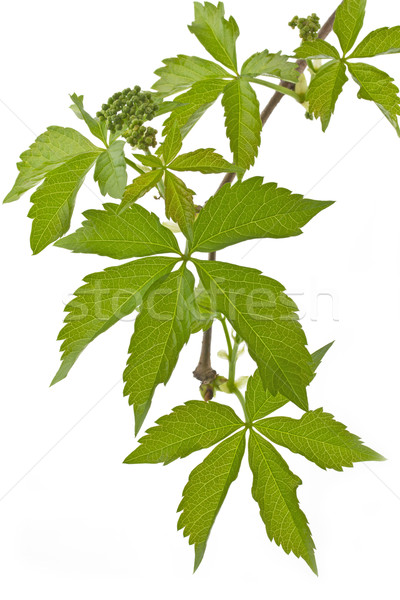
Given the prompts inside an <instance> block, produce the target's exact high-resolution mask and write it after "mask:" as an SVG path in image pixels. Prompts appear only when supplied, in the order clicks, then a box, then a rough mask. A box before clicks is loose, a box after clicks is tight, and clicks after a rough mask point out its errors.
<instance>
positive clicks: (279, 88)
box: [246, 77, 301, 102]
mask: <svg viewBox="0 0 400 600" xmlns="http://www.w3.org/2000/svg"><path fill="white" fill-rule="evenodd" d="M246 79H247V80H248V81H251V82H253V83H258V84H259V85H264V86H265V87H268V88H271V89H273V90H275V91H276V92H279V93H280V94H286V96H291V97H292V98H294V99H295V100H296V101H297V102H300V101H301V98H300V96H299V95H298V94H296V92H295V91H294V90H292V89H291V88H288V87H284V86H283V85H278V84H276V83H272V82H271V81H264V80H263V79H258V78H257V77H246Z"/></svg>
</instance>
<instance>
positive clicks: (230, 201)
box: [192, 177, 332, 252]
mask: <svg viewBox="0 0 400 600" xmlns="http://www.w3.org/2000/svg"><path fill="white" fill-rule="evenodd" d="M331 204H332V202H318V201H316V200H308V199H305V198H304V197H303V196H301V195H300V194H292V192H290V191H289V190H286V189H284V188H278V187H277V184H276V183H265V184H263V179H262V177H251V178H250V179H247V180H246V181H242V182H238V183H236V184H235V185H233V186H230V185H229V184H226V185H224V186H222V188H221V189H220V190H218V192H217V193H216V194H215V196H212V197H211V198H210V199H209V200H208V201H207V203H206V204H205V206H204V207H203V208H202V209H201V211H200V214H199V216H198V217H197V219H196V222H195V225H194V231H193V245H192V251H200V252H213V251H215V250H220V249H221V248H225V247H227V246H230V245H232V244H237V243H239V242H242V241H244V240H249V239H254V238H266V237H272V238H284V237H289V236H293V235H299V234H300V233H301V227H303V226H304V225H305V224H306V223H308V221H310V220H311V219H312V218H313V217H314V216H315V215H317V214H318V213H319V212H320V211H321V210H323V209H324V208H327V207H328V206H330V205H331Z"/></svg>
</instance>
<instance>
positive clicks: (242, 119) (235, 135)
mask: <svg viewBox="0 0 400 600" xmlns="http://www.w3.org/2000/svg"><path fill="white" fill-rule="evenodd" d="M222 104H223V107H224V110H225V126H226V134H227V136H228V138H229V141H230V148H231V150H232V152H233V156H234V159H235V164H236V165H237V166H238V167H240V168H241V169H244V170H247V169H248V168H249V167H250V166H251V165H253V164H254V159H255V157H256V156H257V154H258V147H259V145H260V143H261V129H262V123H261V117H260V105H259V102H258V100H257V96H256V93H255V92H254V90H253V88H252V87H251V85H250V83H249V82H248V81H246V79H244V78H242V77H238V78H237V79H234V80H233V81H231V82H230V83H228V85H227V86H226V88H225V90H224V94H223V97H222Z"/></svg>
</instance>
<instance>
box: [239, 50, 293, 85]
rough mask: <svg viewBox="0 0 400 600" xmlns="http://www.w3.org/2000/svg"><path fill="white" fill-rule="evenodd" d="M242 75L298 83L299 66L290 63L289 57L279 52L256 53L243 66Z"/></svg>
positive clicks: (265, 51)
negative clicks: (262, 76) (263, 76)
mask: <svg viewBox="0 0 400 600" xmlns="http://www.w3.org/2000/svg"><path fill="white" fill-rule="evenodd" d="M241 74H242V75H249V76H251V77H257V76H258V75H265V76H267V77H277V78H278V79H282V80H283V81H291V82H293V83H296V81H297V80H298V78H299V72H298V70H297V64H296V63H295V62H290V60H289V57H288V56H285V55H284V54H281V52H277V53H276V54H272V53H269V52H268V50H264V51H263V52H256V53H255V54H253V55H252V56H250V58H248V59H247V60H246V61H245V62H244V63H243V66H242V70H241Z"/></svg>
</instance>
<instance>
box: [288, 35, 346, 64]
mask: <svg viewBox="0 0 400 600" xmlns="http://www.w3.org/2000/svg"><path fill="white" fill-rule="evenodd" d="M294 55H295V57H296V58H301V59H306V58H334V59H337V60H339V59H340V54H339V52H338V51H337V50H336V48H335V47H334V46H332V44H329V42H326V41H325V40H321V39H320V38H317V39H316V40H313V41H312V42H307V41H304V42H303V43H302V45H301V46H299V48H296V50H295V51H294Z"/></svg>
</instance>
